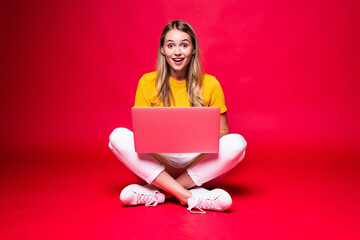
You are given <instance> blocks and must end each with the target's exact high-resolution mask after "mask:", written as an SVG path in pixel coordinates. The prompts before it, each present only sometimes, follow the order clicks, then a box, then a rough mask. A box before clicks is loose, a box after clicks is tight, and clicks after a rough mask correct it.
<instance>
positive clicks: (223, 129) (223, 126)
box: [220, 112, 229, 137]
mask: <svg viewBox="0 0 360 240" xmlns="http://www.w3.org/2000/svg"><path fill="white" fill-rule="evenodd" d="M226 134H229V125H228V121H227V116H226V112H224V113H222V114H221V115H220V137H222V136H224V135H226Z"/></svg>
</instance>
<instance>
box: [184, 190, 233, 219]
mask: <svg viewBox="0 0 360 240" xmlns="http://www.w3.org/2000/svg"><path fill="white" fill-rule="evenodd" d="M190 192H191V193H192V195H193V196H192V198H189V199H188V200H187V202H188V206H189V207H188V210H189V211H190V212H192V213H205V211H204V210H203V209H206V210H213V211H225V210H227V209H229V208H230V206H231V204H232V200H231V197H230V195H229V194H228V193H227V192H226V191H224V190H222V189H218V188H217V189H214V190H211V191H209V190H206V189H205V188H202V187H196V188H193V189H190ZM194 208H197V209H198V210H199V211H193V210H192V209H194Z"/></svg>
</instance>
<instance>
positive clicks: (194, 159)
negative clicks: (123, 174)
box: [109, 128, 247, 186]
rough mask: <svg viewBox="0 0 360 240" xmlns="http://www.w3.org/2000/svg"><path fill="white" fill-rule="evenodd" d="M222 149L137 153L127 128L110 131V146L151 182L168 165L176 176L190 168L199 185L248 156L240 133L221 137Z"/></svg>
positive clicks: (220, 146) (140, 175)
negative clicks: (197, 151) (203, 152)
mask: <svg viewBox="0 0 360 240" xmlns="http://www.w3.org/2000/svg"><path fill="white" fill-rule="evenodd" d="M219 141H220V144H219V152H218V153H207V154H200V155H199V154H198V153H175V154H173V153H163V154H146V153H136V152H135V147H134V135H133V133H132V132H131V131H130V130H128V129H126V128H116V129H115V130H114V131H113V132H112V133H111V135H110V142H109V147H110V148H111V150H112V151H113V152H114V154H115V155H116V156H117V157H118V159H119V160H120V161H121V162H122V163H123V164H124V165H125V166H127V167H128V168H129V169H130V170H131V171H132V172H133V173H135V174H136V175H137V176H139V177H140V178H142V179H144V180H145V181H146V182H147V183H149V184H151V183H152V182H153V181H154V179H155V178H156V177H157V176H158V175H159V174H160V173H161V172H162V171H164V170H165V169H166V171H167V172H168V173H169V174H170V175H171V176H173V177H174V178H176V177H178V176H179V175H180V174H181V173H183V172H184V171H187V173H188V174H189V176H190V177H191V179H192V180H193V182H194V183H195V184H196V185H197V186H201V185H202V184H204V183H206V182H208V181H210V180H213V179H215V178H217V177H220V176H222V175H224V174H225V173H227V172H228V171H230V170H231V169H232V168H233V167H235V166H236V165H237V164H238V163H239V162H240V161H241V160H242V159H243V158H244V156H245V150H246V145H247V143H246V141H245V139H244V138H243V137H242V136H241V135H239V134H228V135H225V136H223V137H222V138H220V140H219Z"/></svg>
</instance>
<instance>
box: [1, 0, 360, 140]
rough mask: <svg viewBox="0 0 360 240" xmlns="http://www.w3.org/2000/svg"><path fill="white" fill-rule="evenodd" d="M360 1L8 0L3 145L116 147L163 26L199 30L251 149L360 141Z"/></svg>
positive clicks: (234, 124) (235, 128)
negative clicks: (181, 23) (113, 140)
mask: <svg viewBox="0 0 360 240" xmlns="http://www.w3.org/2000/svg"><path fill="white" fill-rule="evenodd" d="M359 7H360V6H359V3H358V1H349V0H348V1H325V0H324V1H321V0H317V1H291V2H289V1H283V0H276V1H271V2H269V1H255V2H254V1H241V2H239V1H225V2H221V1H198V2H193V1H182V2H181V3H180V2H172V1H153V2H149V1H134V2H129V1H127V2H124V1H106V2H102V1H61V2H56V1H17V2H14V1H2V4H1V18H2V21H1V22H2V29H3V31H2V32H3V34H2V37H1V39H2V41H3V42H2V44H1V55H2V58H1V59H2V60H1V61H2V62H1V68H2V70H1V72H2V75H3V76H2V87H1V112H2V116H3V117H2V118H1V125H2V127H3V128H4V129H3V133H2V134H1V142H0V143H1V145H3V146H4V145H5V146H7V145H18V144H25V145H28V144H30V145H40V146H41V145H44V144H45V145H48V144H52V145H58V144H62V145H73V144H76V145H88V144H94V145H99V144H102V145H104V147H106V146H105V145H106V142H107V139H108V135H109V133H110V132H111V130H112V129H114V128H115V127H118V126H125V127H131V126H130V124H129V123H130V112H129V110H130V108H131V107H132V105H133V103H134V95H135V90H136V86H137V82H138V80H139V78H140V77H141V76H142V74H144V73H146V72H150V71H153V70H154V69H155V63H156V52H157V44H158V41H159V37H160V33H161V30H162V28H163V27H164V25H165V24H166V23H167V22H168V21H169V20H172V19H184V20H186V21H188V22H189V23H190V24H191V25H192V26H193V27H194V29H195V30H196V32H197V35H198V38H199V42H200V51H201V57H202V62H203V68H204V71H205V72H207V73H209V74H211V75H214V76H216V77H217V78H218V80H219V81H220V83H221V84H222V87H223V90H224V93H225V97H226V102H227V105H228V108H229V110H228V117H229V124H230V129H231V131H232V132H238V133H241V134H243V135H244V136H245V137H246V138H247V139H248V140H249V143H250V145H253V144H256V142H258V141H261V142H264V143H269V142H279V143H280V142H281V143H284V144H290V143H291V144H292V143H295V144H299V143H300V144H313V143H314V144H321V145H331V146H332V147H333V146H336V145H338V144H341V145H344V146H354V147H355V146H358V144H359V133H360V132H359V127H358V123H359V122H360V121H359V120H360V112H359V107H358V104H357V103H358V102H359V101H358V93H359V92H360V91H359V90H360V83H359V77H360V71H359V68H357V65H358V63H359V59H358V57H359V44H358V43H359V42H360V36H359V31H358V23H359V14H358V13H359Z"/></svg>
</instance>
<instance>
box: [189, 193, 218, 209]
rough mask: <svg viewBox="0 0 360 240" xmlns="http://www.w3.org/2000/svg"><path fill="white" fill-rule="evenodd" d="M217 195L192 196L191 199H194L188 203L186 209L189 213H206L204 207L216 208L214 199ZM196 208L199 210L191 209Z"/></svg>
mask: <svg viewBox="0 0 360 240" xmlns="http://www.w3.org/2000/svg"><path fill="white" fill-rule="evenodd" d="M218 197H219V196H206V197H199V196H194V197H193V199H194V200H195V201H194V203H193V204H190V205H189V207H188V210H189V211H190V212H191V213H206V212H205V211H204V210H203V208H204V209H217V208H218V207H217V205H216V202H215V200H216V199H217V198H218ZM193 208H196V209H198V210H199V211H193V210H192V209H193Z"/></svg>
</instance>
